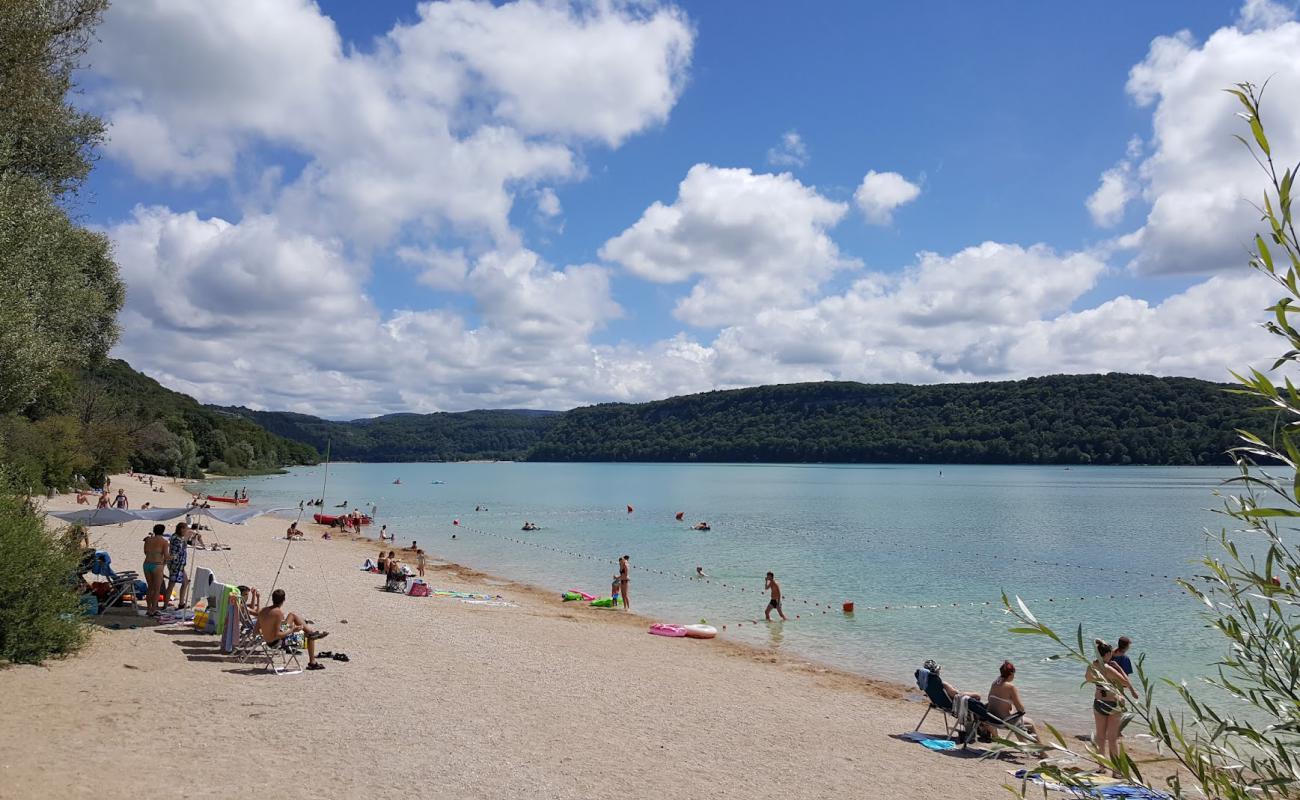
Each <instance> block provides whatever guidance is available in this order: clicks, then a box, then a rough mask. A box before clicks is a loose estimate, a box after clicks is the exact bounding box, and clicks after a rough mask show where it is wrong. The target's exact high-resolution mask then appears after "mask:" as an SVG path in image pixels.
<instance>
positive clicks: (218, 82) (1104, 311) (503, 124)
mask: <svg viewBox="0 0 1300 800" xmlns="http://www.w3.org/2000/svg"><path fill="white" fill-rule="evenodd" d="M1274 5H1275V4H1269V3H1261V2H1251V3H1247V5H1246V6H1245V7H1244V8H1243V10H1242V17H1241V20H1239V22H1238V25H1237V27H1235V28H1227V29H1224V30H1221V31H1218V32H1216V33H1215V34H1214V35H1212V36H1211V37H1210V38H1209V39H1208V40H1207V41H1206V42H1205V43H1203V44H1198V43H1197V42H1196V41H1195V40H1193V39H1192V38H1191V36H1190V35H1187V34H1179V35H1175V36H1169V37H1161V38H1159V39H1157V40H1156V41H1154V42H1153V43H1152V45H1151V48H1150V51H1149V53H1148V54H1147V56H1146V58H1144V59H1143V61H1142V62H1141V63H1140V64H1138V65H1136V66H1135V67H1134V68H1133V70H1132V72H1131V74H1130V78H1129V82H1128V86H1127V89H1128V92H1129V93H1130V95H1131V96H1132V98H1133V100H1134V102H1136V103H1137V104H1138V105H1139V106H1141V107H1146V108H1150V109H1151V110H1152V115H1153V126H1152V135H1151V138H1150V140H1149V142H1146V143H1143V142H1142V141H1141V140H1136V139H1135V140H1133V141H1132V142H1130V146H1129V148H1128V150H1127V151H1126V152H1125V153H1124V154H1123V156H1122V157H1121V158H1120V159H1119V160H1118V161H1117V162H1116V163H1115V164H1114V165H1113V166H1111V167H1110V168H1109V169H1108V170H1107V171H1106V173H1105V174H1103V176H1102V178H1101V180H1100V184H1099V186H1098V189H1097V191H1096V192H1094V193H1093V195H1092V196H1091V197H1089V198H1088V199H1087V201H1086V202H1087V207H1088V210H1089V212H1090V214H1092V216H1093V219H1094V220H1095V221H1096V222H1097V224H1098V225H1102V226H1110V225H1117V224H1119V223H1120V222H1122V221H1123V220H1124V219H1125V216H1126V209H1132V205H1133V204H1135V203H1139V202H1140V203H1142V204H1145V206H1146V208H1145V220H1144V222H1143V224H1142V226H1141V227H1140V228H1139V229H1137V230H1136V231H1129V232H1128V233H1126V234H1124V235H1122V236H1120V237H1118V238H1117V239H1116V242H1117V243H1118V244H1120V245H1121V246H1123V247H1127V248H1130V249H1131V252H1132V255H1133V262H1134V264H1136V265H1137V267H1138V268H1139V269H1143V270H1147V271H1151V272H1175V271H1208V270H1218V269H1222V270H1223V271H1222V272H1220V273H1219V274H1216V275H1214V276H1213V277H1209V278H1208V279H1206V280H1203V281H1201V282H1200V283H1195V284H1193V285H1191V286H1190V287H1189V288H1186V289H1185V290H1182V291H1178V292H1175V293H1174V294H1173V295H1171V296H1169V297H1166V298H1165V299H1163V300H1160V301H1158V302H1157V301H1149V300H1145V299H1142V298H1139V297H1132V296H1127V295H1123V296H1119V297H1111V298H1110V299H1107V298H1108V297H1110V296H1111V295H1113V294H1114V292H1111V291H1108V283H1107V281H1108V280H1110V276H1111V274H1112V272H1111V269H1110V268H1108V267H1107V264H1106V263H1105V260H1104V257H1103V254H1102V251H1098V252H1091V251H1085V252H1068V251H1062V250H1059V249H1055V248H1053V247H1051V246H1049V245H1047V244H1015V243H1004V242H984V243H982V244H978V245H973V246H970V247H965V248H956V249H954V250H951V251H948V252H942V253H938V252H922V253H919V254H917V255H916V256H915V258H913V259H904V260H903V261H902V263H892V264H875V265H873V266H874V267H875V269H874V270H873V271H869V272H866V271H862V264H861V262H859V261H858V260H857V259H856V258H853V257H852V256H851V255H847V254H845V253H843V252H842V251H841V249H840V247H839V245H838V244H837V243H836V241H835V239H834V238H833V236H832V234H833V232H834V229H835V227H836V226H837V224H838V223H839V222H840V221H841V220H842V219H843V218H844V216H845V214H847V213H848V210H849V205H848V203H845V202H839V201H837V200H836V199H833V197H834V195H833V193H827V192H823V191H822V190H820V189H819V188H818V187H816V186H813V185H809V184H806V183H803V182H801V181H799V180H797V179H795V178H794V177H793V176H792V175H790V174H788V173H784V174H769V173H764V172H756V171H753V170H750V169H735V168H725V167H719V166H714V165H710V164H696V165H695V166H694V167H692V168H691V169H690V170H689V171H688V172H687V174H686V175H685V177H684V178H683V179H682V180H681V182H680V184H679V186H678V189H677V195H676V197H675V198H670V199H665V200H663V201H661V202H655V203H652V204H650V205H649V206H648V207H646V208H645V210H644V211H643V213H641V214H640V215H639V217H638V218H637V219H635V220H634V221H632V222H631V224H630V225H628V227H627V228H626V229H625V230H623V231H622V232H617V229H615V230H614V231H609V232H606V233H605V234H604V236H610V238H608V240H607V241H606V242H605V244H604V246H603V247H601V248H600V249H599V260H600V262H601V263H585V262H587V261H588V257H587V256H585V255H578V256H576V257H574V258H573V259H572V260H573V261H575V262H576V263H567V262H566V263H556V264H553V263H550V262H548V261H547V259H546V258H544V257H543V256H542V255H541V254H540V253H539V252H537V250H536V249H534V248H536V244H532V245H530V244H528V243H526V242H525V238H526V237H525V235H524V233H522V232H521V231H520V230H517V229H516V228H515V227H514V225H513V224H512V222H511V220H512V218H513V219H516V220H517V219H520V218H521V217H526V216H527V215H532V219H533V221H534V222H536V223H537V227H538V228H540V229H541V230H543V231H547V232H553V231H555V230H557V229H558V228H559V226H561V225H562V224H563V215H564V207H563V205H562V204H561V202H560V199H559V196H558V194H557V193H556V191H555V187H556V186H562V185H565V184H566V183H567V182H576V181H580V180H582V179H583V178H584V177H585V176H586V174H585V171H586V167H585V165H584V162H583V153H584V152H587V151H589V150H590V149H591V148H593V147H617V146H619V145H621V144H622V143H623V142H625V141H626V140H627V139H628V138H629V137H631V136H634V135H636V134H637V133H639V132H643V131H646V130H649V129H652V128H654V127H655V126H658V125H661V124H663V123H664V122H665V120H667V118H668V116H669V114H670V113H671V110H672V108H673V106H674V104H675V102H676V100H677V98H678V97H679V96H680V94H681V92H682V91H683V87H684V86H685V84H686V81H687V69H688V66H689V60H690V56H691V52H692V47H693V44H694V35H695V33H694V29H693V26H692V25H691V23H690V21H689V20H688V19H687V18H686V17H685V16H684V14H682V12H680V11H679V10H677V9H675V8H673V7H671V6H667V5H660V4H657V3H654V2H635V3H623V2H597V3H592V4H589V5H578V4H570V3H551V2H544V0H519V2H514V3H503V4H499V5H494V4H490V3H486V2H470V1H469V0H449V1H448V2H438V3H425V4H421V5H420V6H419V7H418V10H417V13H416V14H415V15H414V17H413V18H411V20H410V21H408V22H406V23H403V24H400V25H397V26H395V27H394V28H393V29H392V30H391V31H389V32H388V33H386V34H384V35H382V36H380V37H378V38H377V39H376V40H375V41H373V42H371V43H368V44H367V45H366V46H358V45H356V44H355V43H350V42H345V41H343V40H342V39H341V37H340V35H339V33H338V31H337V30H336V28H335V26H334V24H333V22H332V21H331V20H329V19H328V18H327V17H325V16H324V15H323V14H322V12H321V10H320V9H319V7H318V6H317V5H316V4H315V3H312V2H310V0H278V2H251V0H238V1H237V2H236V1H234V0H232V2H230V3H223V4H218V5H216V6H212V7H210V8H209V7H205V8H204V9H202V10H201V11H200V10H198V9H197V8H196V7H194V6H192V5H189V4H183V3H171V2H165V1H164V0H141V2H138V3H120V4H118V5H117V6H115V7H114V8H113V10H112V11H111V12H110V14H109V16H108V19H107V20H106V22H105V26H104V28H103V30H102V35H103V44H102V45H101V46H100V48H99V49H98V51H97V52H96V53H95V54H94V58H93V61H94V63H96V65H97V68H98V69H99V70H100V74H101V77H102V81H100V82H97V83H96V84H95V89H94V94H93V97H92V98H91V99H92V101H93V102H94V103H95V104H97V105H98V107H100V108H101V109H103V110H104V111H105V113H106V114H107V116H108V117H109V119H110V122H111V124H112V126H113V127H112V140H111V145H110V148H109V151H108V152H109V155H110V156H111V157H113V158H115V159H118V160H120V161H121V162H122V163H124V164H125V165H127V166H128V167H130V168H131V169H133V170H134V171H135V172H136V173H137V174H138V175H139V176H141V177H142V178H144V179H146V180H152V181H158V182H163V183H174V184H178V185H181V186H182V187H183V189H182V191H190V190H192V189H194V187H199V188H201V189H202V190H204V191H207V192H211V193H212V194H210V195H207V197H208V203H207V205H208V207H221V206H220V199H221V197H222V195H221V192H223V191H224V192H227V193H228V194H229V195H230V199H231V200H232V201H233V202H234V205H235V206H236V207H239V208H241V209H243V213H242V215H233V214H226V215H225V216H227V217H229V219H226V218H222V217H219V216H212V215H210V214H202V215H201V214H199V213H197V212H194V211H188V210H185V209H184V208H175V207H168V206H163V205H143V206H140V207H138V208H136V209H135V210H134V211H133V212H132V213H131V215H130V216H129V217H128V218H127V219H125V220H120V221H118V222H116V223H115V224H112V225H109V226H107V231H108V233H109V235H110V237H111V238H112V240H113V243H114V246H115V248H116V253H117V258H118V261H119V263H120V264H121V267H122V272H123V276H124V278H125V279H126V281H127V284H128V288H129V292H128V300H127V306H126V309H125V310H124V312H123V316H122V324H123V337H122V342H121V344H120V345H119V348H118V351H117V354H118V355H120V356H122V357H125V358H127V359H128V360H130V361H131V362H132V363H134V364H136V365H137V366H139V367H142V368H144V369H145V370H146V371H147V372H148V373H149V374H151V375H153V376H155V377H157V378H159V379H160V380H162V381H163V382H164V383H166V384H167V385H169V386H174V387H176V388H178V389H181V390H184V391H188V392H190V393H192V394H194V395H195V396H197V397H199V398H200V399H202V400H204V401H209V402H218V403H230V404H235V403H242V404H248V405H253V406H257V407H265V408H277V409H289V410H296V411H303V412H310V413H320V414H325V415H330V416H342V417H354V416H360V415H369V414H376V413H384V412H390V411H434V410H448V409H466V408H479V407H503V406H504V407H521V406H531V407H544V408H567V407H571V406H574V405H578V404H583V403H587V402H593V401H600V400H625V401H636V400H645V399H651V398H656V397H664V396H669V395H673V394H681V393H685V392H693V391H703V390H707V389H712V388H718V387H733V386H745V385H753V384H759V383H771V382H783V381H795V380H826V379H840V380H863V381H915V382H936V381H967V380H987V379H1008V378H1019V377H1025V376H1028V375H1038V374H1044V373H1055V372H1103V371H1111V370H1120V371H1134V372H1156V373H1159V374H1183V375H1196V376H1200V377H1206V378H1213V379H1221V378H1223V377H1224V376H1225V374H1226V369H1227V368H1228V367H1241V366H1243V365H1246V364H1256V365H1260V366H1266V365H1267V364H1268V363H1269V361H1268V355H1269V354H1271V353H1274V352H1275V351H1276V350H1277V347H1276V345H1275V344H1274V343H1273V342H1272V340H1271V337H1269V336H1268V335H1267V334H1266V333H1264V332H1263V331H1261V330H1260V329H1259V328H1258V327H1257V326H1255V325H1253V324H1252V323H1253V322H1254V321H1255V320H1256V319H1257V318H1258V317H1259V316H1260V314H1261V311H1262V309H1263V308H1264V307H1265V306H1267V305H1268V304H1269V302H1270V301H1271V299H1272V291H1271V287H1270V286H1269V285H1268V284H1267V283H1266V282H1263V281H1262V280H1260V279H1259V278H1258V277H1257V276H1254V275H1253V274H1252V273H1250V272H1249V271H1248V270H1246V269H1245V268H1244V267H1239V268H1238V269H1237V270H1236V271H1228V270H1226V269H1225V268H1226V267H1229V266H1237V265H1239V264H1240V263H1241V261H1242V259H1241V246H1242V244H1243V243H1244V241H1245V240H1246V239H1248V238H1249V235H1250V232H1251V231H1253V230H1254V229H1255V227H1256V226H1255V222H1256V220H1254V219H1253V214H1251V213H1250V212H1249V211H1248V206H1247V205H1246V204H1245V203H1244V202H1243V201H1244V198H1246V197H1253V196H1254V195H1255V194H1257V193H1258V189H1259V186H1260V183H1259V176H1258V174H1256V173H1255V172H1254V167H1253V165H1252V164H1251V163H1250V162H1249V159H1248V158H1247V157H1245V156H1244V154H1242V153H1237V152H1234V151H1233V150H1232V148H1231V146H1227V147H1225V142H1226V141H1231V140H1230V135H1231V134H1232V133H1234V132H1236V131H1237V129H1238V128H1237V123H1238V121H1237V120H1235V118H1234V117H1233V116H1232V113H1233V111H1235V109H1234V108H1233V107H1232V101H1231V98H1229V97H1228V96H1226V95H1223V94H1222V93H1221V92H1219V91H1218V89H1220V88H1222V87H1223V86H1226V85H1229V84H1231V83H1233V82H1235V81H1238V80H1242V79H1256V80H1262V79H1263V78H1264V77H1268V76H1270V75H1272V76H1273V83H1272V84H1271V86H1270V89H1269V92H1270V93H1271V94H1272V95H1273V96H1274V97H1286V96H1289V93H1290V94H1293V93H1294V91H1295V87H1296V86H1297V83H1296V80H1297V74H1298V73H1300V67H1297V66H1296V64H1297V62H1296V60H1295V59H1294V57H1293V54H1294V53H1295V52H1300V25H1297V23H1295V22H1291V21H1288V19H1287V18H1286V17H1285V16H1279V15H1278V14H1277V13H1276V8H1274ZM1272 108H1273V109H1275V110H1274V111H1273V112H1269V111H1268V110H1267V108H1266V114H1271V116H1269V117H1268V119H1267V123H1268V125H1269V129H1270V134H1271V136H1272V137H1273V139H1274V141H1275V144H1276V146H1277V147H1276V149H1277V150H1278V151H1285V152H1296V151H1297V150H1298V149H1300V148H1296V147H1295V146H1294V145H1295V143H1296V142H1297V141H1298V140H1300V112H1296V111H1295V110H1293V109H1291V108H1289V107H1287V105H1286V104H1285V103H1274V104H1273V106H1272ZM806 160H807V148H806V146H804V143H803V140H802V139H801V138H800V137H799V135H798V133H797V132H795V131H790V132H789V133H787V134H786V135H785V136H784V137H783V138H782V140H781V142H779V143H778V145H777V146H776V147H774V148H773V149H772V152H771V153H770V154H769V162H770V163H772V164H773V165H774V166H777V167H794V166H800V165H801V164H803V163H806ZM250 176H253V177H251V178H250ZM920 190H921V187H920V186H919V185H918V184H917V183H913V182H911V181H909V180H908V179H906V178H904V177H903V176H901V175H899V174H898V173H893V172H879V173H878V172H870V173H868V174H867V175H866V177H865V178H864V179H863V180H862V182H861V185H860V186H859V187H858V188H857V192H856V193H855V196H854V202H855V204H856V205H857V207H858V209H859V210H860V211H861V213H863V215H864V216H865V217H866V219H867V220H868V221H869V222H871V223H873V224H880V225H888V224H890V223H891V221H892V219H893V214H894V212H895V211H896V210H897V209H898V208H899V207H901V206H903V205H905V204H907V203H909V202H913V201H915V199H916V198H917V197H918V196H919V194H920ZM566 191H568V190H567V189H566ZM170 196H171V197H172V204H173V206H176V205H177V203H178V202H179V201H178V200H177V199H176V194H175V193H172V194H171V195H170ZM567 197H568V195H566V198H567ZM214 198H215V199H214ZM521 200H522V201H523V205H524V206H525V211H524V212H523V213H522V214H521V213H520V212H519V209H518V206H519V205H521V203H520V201H521ZM575 207H576V206H575ZM611 234H613V235H612V236H611ZM602 238H604V237H603V236H602ZM1228 256H1231V258H1229V257H1228ZM381 269H382V270H389V271H390V273H391V274H389V275H385V276H384V277H386V278H389V279H390V282H389V283H388V284H387V285H382V286H380V285H376V284H375V281H374V275H373V274H372V271H374V270H381ZM394 275H397V276H400V278H401V280H398V281H396V282H392V281H391V279H392V278H393V276H394ZM615 275H620V278H619V280H618V281H617V284H616V282H615V280H614V276H615ZM837 276H838V277H839V278H840V281H835V280H832V279H834V278H836V277H837ZM403 280H404V281H406V282H407V283H408V284H409V288H415V287H416V285H417V284H418V285H419V286H422V287H426V288H428V289H433V290H435V291H436V292H437V293H439V294H438V295H437V296H438V297H440V298H444V297H448V296H449V295H454V297H452V299H450V300H448V302H446V304H445V305H443V306H439V307H421V305H420V303H419V302H418V299H419V298H423V297H427V296H429V294H430V293H429V292H427V291H413V292H411V293H410V297H411V299H410V300H409V301H398V302H397V303H392V302H388V303H386V304H384V305H381V304H380V303H379V302H377V301H376V300H375V298H374V296H373V295H380V296H388V297H391V296H393V295H394V294H398V293H399V292H400V290H401V289H403V288H408V287H407V286H406V285H405V284H403V283H402V281H403ZM647 284H653V285H658V286H660V287H663V288H656V287H654V286H651V287H649V288H650V289H651V290H652V291H664V292H675V293H676V298H675V302H676V305H675V309H674V313H675V315H676V317H677V319H679V320H681V321H682V322H684V323H686V325H687V326H690V327H688V328H687V329H686V330H684V331H681V332H671V333H669V334H667V335H665V336H663V337H662V338H659V339H658V340H657V341H626V340H624V341H615V340H613V339H612V338H611V335H610V334H609V333H608V332H607V331H608V330H609V327H610V323H611V322H612V321H614V320H617V319H619V318H620V317H621V316H623V315H624V314H625V313H626V312H625V311H624V309H623V307H622V305H621V304H620V303H619V302H618V301H619V299H623V300H627V299H628V298H629V297H631V293H633V292H638V291H646V289H647ZM615 285H618V286H621V287H626V288H627V291H628V294H626V295H624V296H622V297H620V298H616V297H615V296H614V287H615ZM395 290H396V291H395ZM444 293H445V294H444ZM398 296H401V295H400V294H398ZM635 311H636V309H631V312H632V313H635Z"/></svg>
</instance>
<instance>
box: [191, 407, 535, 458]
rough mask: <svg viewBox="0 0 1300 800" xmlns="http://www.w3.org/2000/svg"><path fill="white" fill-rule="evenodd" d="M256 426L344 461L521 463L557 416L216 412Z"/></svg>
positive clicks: (521, 413) (517, 413) (506, 412)
mask: <svg viewBox="0 0 1300 800" xmlns="http://www.w3.org/2000/svg"><path fill="white" fill-rule="evenodd" d="M216 410H219V411H222V412H224V413H229V414H236V415H239V416H241V417H245V418H247V419H250V420H252V421H254V422H256V423H257V424H258V425H261V426H262V427H264V428H266V429H267V430H268V431H271V432H272V433H277V434H279V435H281V436H286V437H288V438H291V439H295V440H297V441H300V442H307V443H309V444H311V445H313V446H314V447H315V448H316V449H317V450H319V451H320V452H322V453H323V452H325V444H326V441H327V440H328V441H329V442H330V457H331V458H333V459H336V460H341V461H465V460H470V459H500V460H519V459H522V458H524V457H525V456H526V455H527V454H528V452H529V450H530V449H531V448H532V447H533V446H534V445H536V444H537V443H538V442H539V441H541V439H542V436H543V434H545V433H546V431H547V430H549V429H550V427H551V426H552V425H554V424H555V422H556V420H557V419H558V418H559V414H558V413H557V412H549V411H513V410H500V411H463V412H458V413H438V414H389V415H387V416H382V417H375V418H374V419H358V420H353V421H351V422H334V421H331V420H325V419H320V418H319V417H313V416H309V415H306V414H291V413H287V412H280V411H253V410H251V409H247V408H239V407H231V408H221V409H216Z"/></svg>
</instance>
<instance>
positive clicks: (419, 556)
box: [415, 550, 426, 578]
mask: <svg viewBox="0 0 1300 800" xmlns="http://www.w3.org/2000/svg"><path fill="white" fill-rule="evenodd" d="M425 563H426V559H425V557H424V551H423V550H416V551H415V569H416V571H417V572H419V573H420V577H421V578H423V577H424V565H425Z"/></svg>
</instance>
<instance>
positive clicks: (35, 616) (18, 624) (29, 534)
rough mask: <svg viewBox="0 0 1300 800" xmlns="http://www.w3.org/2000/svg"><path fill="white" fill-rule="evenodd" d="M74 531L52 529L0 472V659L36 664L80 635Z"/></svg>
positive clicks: (71, 647) (63, 651)
mask: <svg viewBox="0 0 1300 800" xmlns="http://www.w3.org/2000/svg"><path fill="white" fill-rule="evenodd" d="M80 561H81V550H80V548H79V547H78V546H77V542H76V539H75V537H72V536H62V535H55V534H52V533H51V532H50V531H48V530H46V528H45V522H44V519H43V518H42V516H41V515H40V514H38V513H36V511H35V510H34V509H33V508H32V506H31V504H30V503H29V502H28V499H27V497H25V496H24V495H22V494H20V493H19V492H18V491H16V490H15V489H14V488H13V482H12V480H10V479H9V478H8V477H7V476H2V475H0V661H8V662H13V663H21V664H39V663H40V662H41V661H44V660H45V659H47V658H50V657H51V656H62V655H67V654H69V653H72V652H75V651H76V650H77V649H78V648H80V647H81V646H82V645H83V644H84V643H85V641H86V634H87V627H86V624H85V621H84V620H83V618H82V615H81V606H80V598H79V596H78V593H77V590H76V583H75V575H74V573H75V571H76V569H77V566H78V564H79V563H80Z"/></svg>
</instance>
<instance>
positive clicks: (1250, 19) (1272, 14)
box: [1237, 0, 1296, 32]
mask: <svg viewBox="0 0 1300 800" xmlns="http://www.w3.org/2000/svg"><path fill="white" fill-rule="evenodd" d="M1295 13H1296V9H1295V5H1294V4H1292V5H1285V4H1283V3H1278V2H1275V0H1246V2H1245V3H1243V4H1242V6H1241V11H1240V13H1238V14H1237V28H1238V29H1240V30H1243V31H1247V32H1249V31H1257V30H1267V29H1268V28H1276V27H1277V26H1279V25H1281V24H1283V23H1284V22H1290V21H1291V20H1294V19H1295Z"/></svg>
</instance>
